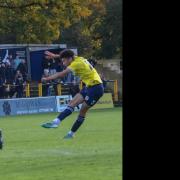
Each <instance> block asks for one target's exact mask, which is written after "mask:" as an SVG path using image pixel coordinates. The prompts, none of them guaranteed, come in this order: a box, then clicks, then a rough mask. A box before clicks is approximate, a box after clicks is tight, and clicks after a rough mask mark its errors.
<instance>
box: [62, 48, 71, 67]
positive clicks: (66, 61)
mask: <svg viewBox="0 0 180 180" xmlns="http://www.w3.org/2000/svg"><path fill="white" fill-rule="evenodd" d="M60 59H61V60H62V63H63V65H64V66H69V65H70V64H71V62H72V61H73V59H74V52H73V51H72V50H70V49H64V50H63V51H61V52H60Z"/></svg>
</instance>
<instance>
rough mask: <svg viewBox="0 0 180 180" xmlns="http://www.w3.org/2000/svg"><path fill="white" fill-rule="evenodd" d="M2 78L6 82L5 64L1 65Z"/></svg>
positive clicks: (0, 74) (0, 73)
mask: <svg viewBox="0 0 180 180" xmlns="http://www.w3.org/2000/svg"><path fill="white" fill-rule="evenodd" d="M0 77H1V78H2V79H3V80H4V81H5V79H6V66H5V64H4V63H1V64H0Z"/></svg>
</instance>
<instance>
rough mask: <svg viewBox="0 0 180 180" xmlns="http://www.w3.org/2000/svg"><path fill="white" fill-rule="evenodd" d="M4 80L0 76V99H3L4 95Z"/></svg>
mask: <svg viewBox="0 0 180 180" xmlns="http://www.w3.org/2000/svg"><path fill="white" fill-rule="evenodd" d="M4 85H5V79H3V78H2V76H0V99H2V98H4V93H5V86H4Z"/></svg>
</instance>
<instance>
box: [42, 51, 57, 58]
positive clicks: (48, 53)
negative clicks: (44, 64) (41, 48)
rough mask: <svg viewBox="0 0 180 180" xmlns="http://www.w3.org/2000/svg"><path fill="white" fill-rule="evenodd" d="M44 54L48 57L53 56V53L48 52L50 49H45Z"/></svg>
mask: <svg viewBox="0 0 180 180" xmlns="http://www.w3.org/2000/svg"><path fill="white" fill-rule="evenodd" d="M44 54H45V55H46V56H47V57H49V58H54V57H55V54H54V53H52V52H50V51H45V52H44Z"/></svg>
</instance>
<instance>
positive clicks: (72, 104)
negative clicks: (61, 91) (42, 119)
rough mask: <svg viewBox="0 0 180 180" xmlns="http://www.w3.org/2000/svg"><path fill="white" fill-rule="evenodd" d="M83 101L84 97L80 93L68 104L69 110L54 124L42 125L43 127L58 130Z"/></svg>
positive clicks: (53, 122)
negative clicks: (62, 122) (61, 123)
mask: <svg viewBox="0 0 180 180" xmlns="http://www.w3.org/2000/svg"><path fill="white" fill-rule="evenodd" d="M83 101H84V98H83V96H82V95H81V94H80V93H78V94H76V95H75V96H74V98H73V99H72V100H71V101H70V103H69V104H68V106H67V108H66V109H65V110H64V111H63V112H61V113H60V114H59V116H58V117H57V118H55V119H54V120H53V121H52V122H48V123H44V124H42V127H44V128H57V127H58V125H59V124H60V122H61V121H62V120H64V119H65V118H66V117H67V116H69V115H71V114H72V112H73V111H74V107H76V106H77V105H78V104H81V103H82V102H83Z"/></svg>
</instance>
